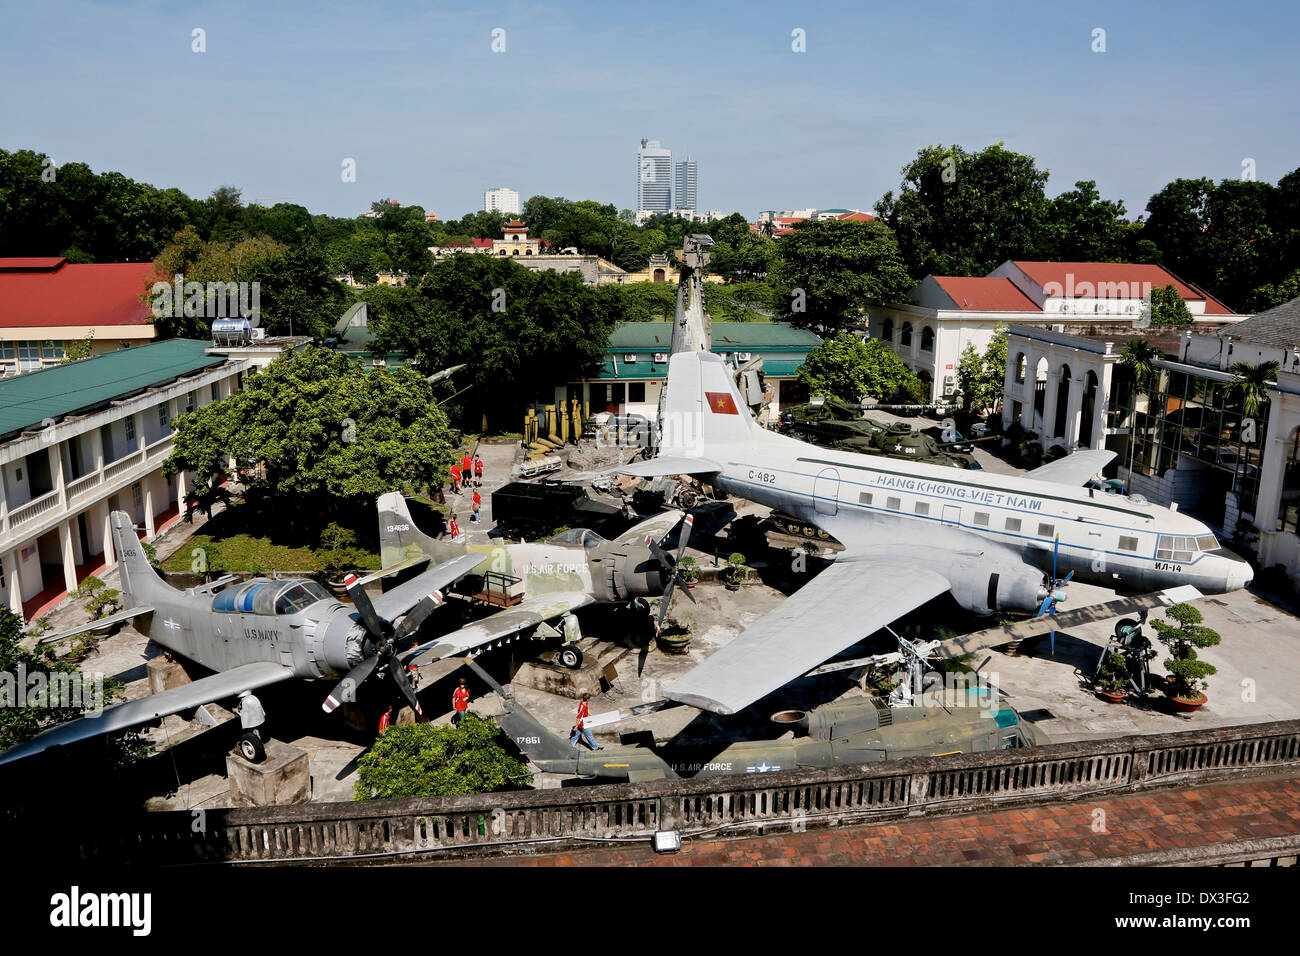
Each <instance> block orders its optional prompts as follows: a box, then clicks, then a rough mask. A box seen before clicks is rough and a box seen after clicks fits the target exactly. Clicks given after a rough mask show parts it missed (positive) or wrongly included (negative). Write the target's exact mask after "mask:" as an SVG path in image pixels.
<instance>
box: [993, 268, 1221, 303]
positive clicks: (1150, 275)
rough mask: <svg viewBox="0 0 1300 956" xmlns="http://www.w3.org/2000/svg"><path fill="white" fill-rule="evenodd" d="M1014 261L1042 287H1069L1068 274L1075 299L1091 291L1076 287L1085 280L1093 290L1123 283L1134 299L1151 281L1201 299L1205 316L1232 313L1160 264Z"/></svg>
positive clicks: (1154, 285)
mask: <svg viewBox="0 0 1300 956" xmlns="http://www.w3.org/2000/svg"><path fill="white" fill-rule="evenodd" d="M1013 263H1014V264H1015V265H1017V266H1019V267H1020V269H1021V270H1022V271H1023V272H1024V273H1025V275H1027V276H1029V278H1031V279H1033V280H1034V281H1035V282H1036V283H1038V284H1039V285H1040V286H1044V285H1046V284H1047V283H1049V282H1057V283H1060V285H1061V287H1062V289H1068V288H1069V283H1067V282H1066V279H1067V277H1068V276H1073V286H1074V289H1075V292H1074V295H1075V297H1076V298H1078V297H1080V296H1082V297H1084V298H1090V297H1091V295H1092V294H1093V293H1089V292H1088V288H1087V286H1085V288H1084V289H1083V290H1082V291H1080V290H1079V286H1080V285H1081V284H1084V283H1086V284H1087V285H1090V286H1091V287H1092V289H1093V290H1094V293H1095V290H1096V288H1097V285H1098V283H1102V282H1105V283H1113V282H1123V283H1126V284H1127V285H1128V286H1129V287H1130V289H1133V288H1136V290H1137V295H1136V296H1134V297H1135V298H1137V297H1140V296H1141V295H1142V288H1143V284H1144V283H1147V282H1150V283H1151V287H1152V288H1153V289H1163V288H1164V287H1165V286H1167V285H1172V286H1173V287H1174V288H1175V289H1176V290H1178V294H1179V295H1181V296H1182V297H1183V298H1184V299H1191V300H1192V301H1194V302H1195V301H1204V302H1205V313H1206V314H1207V315H1232V314H1234V313H1233V312H1232V310H1231V309H1229V308H1228V307H1227V306H1226V305H1224V304H1223V303H1222V302H1220V301H1218V300H1217V299H1215V298H1213V297H1212V296H1210V295H1207V294H1206V293H1205V292H1203V291H1202V290H1201V289H1198V288H1197V287H1196V286H1194V285H1192V284H1191V283H1188V282H1183V281H1182V280H1180V279H1179V278H1177V277H1176V276H1175V275H1174V274H1173V273H1171V272H1170V271H1169V270H1168V269H1165V268H1164V267H1163V266H1157V265H1152V264H1150V263H1144V262H1025V261H1020V260H1013Z"/></svg>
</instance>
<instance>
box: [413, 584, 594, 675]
mask: <svg viewBox="0 0 1300 956" xmlns="http://www.w3.org/2000/svg"><path fill="white" fill-rule="evenodd" d="M594 600H595V598H593V597H592V596H591V595H590V594H588V593H586V592H585V591H552V592H550V593H547V594H539V595H537V596H536V597H533V598H526V599H524V601H522V602H521V603H519V604H516V605H515V606H514V607H510V608H506V609H505V610H502V611H498V612H497V613H495V614H492V615H490V616H488V617H485V618H483V619H482V620H481V621H475V622H474V623H473V624H467V625H465V626H464V627H462V628H461V629H460V630H458V631H452V632H451V633H450V634H443V635H442V636H441V637H437V638H434V639H433V640H432V641H426V642H425V643H424V644H421V645H419V646H418V647H413V648H411V649H410V650H408V651H406V652H405V653H404V654H403V655H402V656H401V662H402V664H403V665H410V664H415V665H416V666H417V667H423V666H424V665H425V664H432V663H433V662H434V661H439V660H442V659H443V658H444V657H454V656H455V655H457V654H468V653H470V652H471V651H477V650H479V649H480V648H483V649H486V646H487V645H488V644H491V643H494V642H496V641H500V640H503V639H505V638H508V637H512V636H514V635H515V634H518V633H519V632H520V631H524V630H527V629H529V628H532V627H536V626H537V625H538V624H541V623H542V622H543V621H550V620H554V619H555V618H557V617H562V616H563V615H565V614H568V613H569V612H570V611H574V610H577V609H578V608H580V607H585V606H586V605H588V604H591V603H592V602H593V601H594Z"/></svg>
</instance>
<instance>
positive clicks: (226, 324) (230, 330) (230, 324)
mask: <svg viewBox="0 0 1300 956" xmlns="http://www.w3.org/2000/svg"><path fill="white" fill-rule="evenodd" d="M251 327H252V325H251V323H250V322H249V321H248V319H217V320H216V321H214V322H213V323H212V341H213V342H214V343H216V344H217V345H244V344H246V343H247V342H248V338H249V331H250V329H251Z"/></svg>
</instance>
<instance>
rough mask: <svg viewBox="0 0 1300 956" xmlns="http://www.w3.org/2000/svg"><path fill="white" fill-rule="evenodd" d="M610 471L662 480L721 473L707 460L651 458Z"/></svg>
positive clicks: (717, 465) (713, 462)
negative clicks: (664, 478)
mask: <svg viewBox="0 0 1300 956" xmlns="http://www.w3.org/2000/svg"><path fill="white" fill-rule="evenodd" d="M610 471H611V472H614V473H616V474H620V475H638V476H640V477H642V478H663V477H666V476H668V475H707V474H711V473H713V472H716V471H722V466H721V465H720V464H718V463H717V462H716V461H710V460H709V459H707V458H651V459H650V460H649V461H638V462H634V463H632V464H630V465H619V466H618V467H617V468H611V469H610Z"/></svg>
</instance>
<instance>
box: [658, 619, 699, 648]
mask: <svg viewBox="0 0 1300 956" xmlns="http://www.w3.org/2000/svg"><path fill="white" fill-rule="evenodd" d="M690 622H691V619H690V618H688V619H687V620H686V621H679V620H678V619H677V618H675V617H670V618H668V619H667V620H666V621H664V626H663V628H662V630H660V631H659V633H658V634H656V635H655V644H656V645H658V647H659V650H661V651H663V652H664V653H665V654H685V653H686V652H687V651H689V650H690V649H691V626H690Z"/></svg>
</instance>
